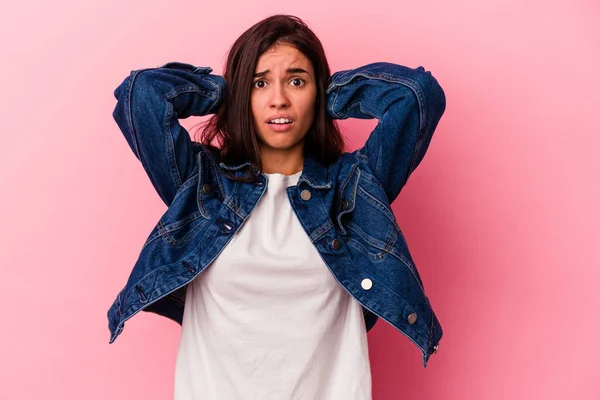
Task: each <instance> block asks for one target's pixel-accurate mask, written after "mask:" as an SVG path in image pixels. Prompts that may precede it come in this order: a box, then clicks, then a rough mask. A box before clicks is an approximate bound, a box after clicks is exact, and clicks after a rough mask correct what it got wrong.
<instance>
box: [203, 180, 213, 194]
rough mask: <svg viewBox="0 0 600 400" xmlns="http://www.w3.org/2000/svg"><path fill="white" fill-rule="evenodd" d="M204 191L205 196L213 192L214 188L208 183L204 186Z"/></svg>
mask: <svg viewBox="0 0 600 400" xmlns="http://www.w3.org/2000/svg"><path fill="white" fill-rule="evenodd" d="M202 191H203V192H204V194H209V193H210V192H212V186H211V185H210V184H208V183H205V184H204V185H202Z"/></svg>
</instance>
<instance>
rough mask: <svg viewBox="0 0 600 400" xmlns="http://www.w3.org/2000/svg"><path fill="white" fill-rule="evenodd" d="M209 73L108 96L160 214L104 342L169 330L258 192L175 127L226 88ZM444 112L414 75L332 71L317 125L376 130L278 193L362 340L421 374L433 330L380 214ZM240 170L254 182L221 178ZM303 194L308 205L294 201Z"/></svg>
mask: <svg viewBox="0 0 600 400" xmlns="http://www.w3.org/2000/svg"><path fill="white" fill-rule="evenodd" d="M211 72H212V69H211V68H208V67H196V66H193V65H191V64H185V63H179V62H171V63H167V64H165V65H163V66H161V67H159V68H147V69H141V70H135V71H132V72H131V74H130V75H129V76H128V77H127V78H126V79H125V80H124V81H123V83H121V84H120V85H119V87H117V89H116V90H115V97H116V98H117V100H118V101H117V105H116V108H115V110H114V113H113V116H114V119H115V121H116V122H117V124H118V126H119V128H120V129H121V131H122V133H123V134H124V136H125V138H126V140H127V143H128V144H129V146H130V147H131V149H132V151H133V153H134V154H135V156H136V157H137V158H138V159H139V160H140V162H141V164H142V166H143V168H144V169H145V171H146V173H147V175H148V176H149V178H150V180H151V182H152V184H153V185H154V187H155V189H156V191H157V192H158V194H159V196H160V197H161V199H162V200H163V201H164V202H165V204H166V205H167V206H168V209H167V211H166V212H165V213H164V214H163V215H162V217H161V218H160V220H159V221H158V222H157V224H156V226H155V227H154V229H153V230H152V232H151V233H150V235H149V236H148V239H147V240H146V242H145V243H144V245H143V247H142V249H141V252H140V255H139V258H138V260H137V262H136V263H135V265H134V267H133V270H132V271H131V274H130V276H129V279H128V281H127V283H126V285H125V287H124V288H123V289H122V290H121V291H120V292H119V294H118V295H117V298H116V300H115V301H114V303H113V304H112V306H111V307H110V309H109V311H108V322H109V329H110V333H111V337H110V343H112V342H113V341H114V340H115V339H116V338H117V336H118V335H119V334H120V333H121V332H122V330H123V327H124V323H125V321H127V320H128V319H129V318H131V317H133V316H134V315H135V314H137V313H138V312H139V311H142V310H144V311H150V312H155V313H158V314H160V315H163V316H165V317H167V318H170V319H172V320H174V321H176V322H178V323H180V324H181V320H182V316H183V308H184V299H185V288H186V285H187V284H188V283H189V282H190V281H191V280H192V279H194V277H196V276H197V275H198V274H199V273H201V272H202V271H203V270H204V269H205V268H206V267H208V266H209V265H210V264H211V262H212V261H213V260H214V259H215V258H216V257H217V256H218V255H219V254H220V253H221V251H222V250H223V248H224V247H225V246H226V245H227V243H228V242H229V241H230V240H231V238H232V237H233V235H235V233H236V232H237V230H238V229H239V228H240V227H241V226H242V225H243V223H244V221H246V219H247V218H248V216H249V215H250V214H251V212H252V210H253V209H254V207H255V206H256V204H257V203H258V201H259V200H260V198H261V197H262V195H263V194H264V192H265V190H266V187H267V179H268V178H267V176H266V175H265V174H263V173H261V172H259V171H256V169H255V168H254V167H253V166H252V165H250V164H249V163H245V164H242V165H226V164H224V163H223V162H221V160H220V158H219V154H218V153H216V152H214V151H211V150H209V149H208V148H206V147H204V146H203V145H201V144H200V143H196V142H193V141H192V140H191V138H190V136H189V135H188V132H187V131H186V130H185V129H184V128H183V127H182V126H181V125H180V124H179V122H178V119H181V118H187V117H189V116H192V115H197V116H201V115H206V114H210V113H213V112H215V111H216V110H217V108H218V106H219V102H220V101H221V99H222V98H223V93H224V91H225V85H226V84H225V80H224V79H223V77H221V76H219V75H213V74H211ZM445 104H446V102H445V96H444V92H443V90H442V88H441V87H440V86H439V84H438V82H437V81H436V79H435V78H433V77H432V75H431V74H430V73H429V72H426V71H425V70H424V69H423V68H422V67H419V68H417V69H411V68H407V67H403V66H400V65H395V64H391V63H373V64H369V65H365V66H362V67H359V68H356V69H352V70H345V71H339V72H336V73H335V74H333V76H332V77H331V80H330V84H329V87H328V89H327V110H328V114H329V116H330V117H332V118H336V119H345V118H377V119H378V120H379V123H378V124H377V127H376V128H375V129H374V130H373V132H372V133H371V134H370V136H369V138H368V139H367V141H366V143H365V145H364V147H362V148H360V149H359V150H356V151H354V152H346V153H344V154H343V155H342V157H340V158H339V159H338V160H337V161H336V162H335V163H334V164H332V165H322V164H321V163H319V162H318V161H317V160H316V159H315V157H314V156H313V155H311V154H307V155H306V156H305V160H304V166H303V171H302V175H301V176H300V178H299V181H298V184H297V185H296V186H291V187H289V188H288V189H287V193H288V197H289V200H290V203H291V205H292V208H293V210H294V212H295V213H296V215H297V217H298V219H299V221H300V223H301V225H302V226H303V228H304V229H305V231H306V234H307V235H308V237H309V238H310V240H311V242H312V243H313V244H314V246H315V248H316V249H317V250H318V252H319V253H320V255H321V257H322V258H323V260H324V262H325V264H326V265H327V266H328V268H329V269H330V271H331V273H332V274H333V276H334V277H335V278H336V279H337V281H338V282H339V283H340V285H342V286H343V287H344V288H345V289H346V290H347V291H348V293H349V294H350V295H352V296H353V297H354V298H355V299H356V300H357V301H358V302H359V303H360V304H361V305H362V307H363V311H364V315H365V322H366V325H367V330H369V329H370V328H371V327H372V326H373V325H374V324H375V322H376V321H377V320H378V319H379V318H381V319H383V320H385V321H386V322H388V323H389V324H391V325H392V326H394V327H395V328H396V329H398V330H399V331H400V332H402V334H404V335H405V336H406V337H408V338H409V339H410V340H411V341H412V342H413V343H415V345H417V346H418V348H419V349H420V350H421V352H422V355H423V366H424V367H426V366H427V362H428V360H429V357H430V356H431V354H432V353H434V352H436V351H437V348H438V343H439V341H440V339H441V337H442V328H441V326H440V323H439V322H438V320H437V318H436V315H435V314H434V312H433V310H432V308H431V305H430V303H429V299H428V298H427V296H426V295H425V290H424V287H423V282H422V280H421V277H420V276H419V273H418V271H417V268H416V267H415V264H414V262H413V260H412V258H411V255H410V253H409V250H408V247H407V243H406V240H405V238H404V236H403V234H402V231H401V230H400V228H399V226H398V224H397V221H396V218H395V217H394V214H393V212H392V210H391V208H390V204H391V203H392V202H393V201H394V199H395V198H396V197H397V195H398V193H399V192H400V190H401V189H402V187H403V186H404V185H405V184H406V181H407V179H408V177H409V176H410V174H411V173H412V172H413V171H414V169H415V168H416V167H417V166H418V165H419V163H420V162H421V160H422V159H423V156H424V155H425V152H426V150H427V148H428V146H429V143H430V141H431V137H432V135H433V132H434V130H435V128H436V126H437V123H438V121H439V120H440V118H441V116H442V114H443V112H444V109H445ZM247 171H254V173H256V174H257V178H258V179H257V181H256V182H255V183H243V182H238V181H234V180H232V179H230V178H228V177H227V176H225V172H227V173H228V174H231V175H242V174H244V173H245V172H247ZM305 190H308V191H309V192H310V194H311V196H306V195H305V196H302V197H301V195H300V194H301V192H302V191H305ZM303 198H307V199H308V200H304V199H303Z"/></svg>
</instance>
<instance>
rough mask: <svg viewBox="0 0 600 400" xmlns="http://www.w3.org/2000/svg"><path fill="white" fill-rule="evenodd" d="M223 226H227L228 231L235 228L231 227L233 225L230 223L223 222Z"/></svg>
mask: <svg viewBox="0 0 600 400" xmlns="http://www.w3.org/2000/svg"><path fill="white" fill-rule="evenodd" d="M223 226H224V227H225V229H227V231H231V230H232V229H233V228H232V227H231V225H229V224H225V223H223Z"/></svg>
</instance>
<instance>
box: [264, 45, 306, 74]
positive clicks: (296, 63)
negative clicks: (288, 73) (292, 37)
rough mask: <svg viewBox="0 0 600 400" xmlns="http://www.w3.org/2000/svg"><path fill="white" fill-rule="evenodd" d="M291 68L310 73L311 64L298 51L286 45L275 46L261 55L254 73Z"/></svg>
mask: <svg viewBox="0 0 600 400" xmlns="http://www.w3.org/2000/svg"><path fill="white" fill-rule="evenodd" d="M291 67H296V68H304V69H305V70H307V71H309V72H312V63H311V62H310V60H309V59H308V58H307V57H306V56H305V55H304V54H303V53H302V52H301V51H300V50H298V49H296V48H295V47H293V46H290V45H288V44H277V45H274V46H271V47H269V49H267V51H265V52H264V53H263V54H261V56H260V57H259V58H258V62H257V63H256V70H255V72H261V71H264V70H269V71H277V70H285V69H287V68H291Z"/></svg>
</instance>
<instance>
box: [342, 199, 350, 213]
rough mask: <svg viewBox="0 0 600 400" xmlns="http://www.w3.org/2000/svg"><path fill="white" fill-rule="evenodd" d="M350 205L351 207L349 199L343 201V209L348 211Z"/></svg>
mask: <svg viewBox="0 0 600 400" xmlns="http://www.w3.org/2000/svg"><path fill="white" fill-rule="evenodd" d="M348 207H350V204H349V203H348V200H344V201H342V210H343V211H346V210H347V209H348Z"/></svg>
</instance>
